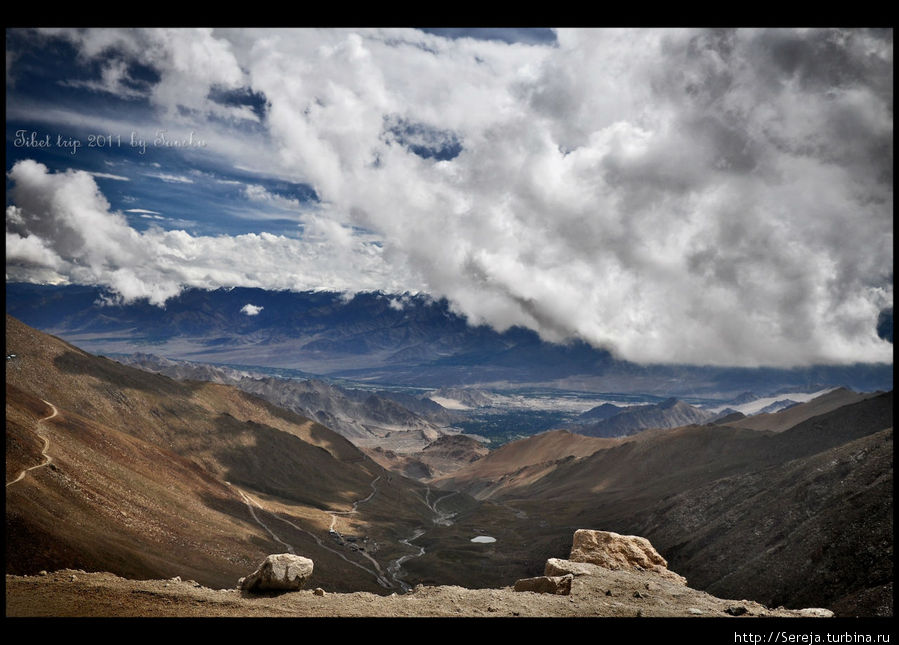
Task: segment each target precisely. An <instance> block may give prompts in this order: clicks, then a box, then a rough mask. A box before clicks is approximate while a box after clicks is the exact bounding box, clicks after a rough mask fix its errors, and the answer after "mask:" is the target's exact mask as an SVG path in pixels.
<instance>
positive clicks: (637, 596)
mask: <svg viewBox="0 0 899 645" xmlns="http://www.w3.org/2000/svg"><path fill="white" fill-rule="evenodd" d="M634 598H646V596H645V595H644V594H642V593H640V592H639V591H635V592H634Z"/></svg>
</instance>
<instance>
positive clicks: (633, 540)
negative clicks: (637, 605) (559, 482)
mask: <svg viewBox="0 0 899 645" xmlns="http://www.w3.org/2000/svg"><path fill="white" fill-rule="evenodd" d="M569 560H571V561H573V562H587V563H590V564H595V565H597V566H600V567H603V568H606V569H612V570H613V571H618V570H622V569H624V570H629V569H630V570H633V569H635V570H637V571H652V572H653V573H656V574H658V575H660V576H661V577H663V578H666V579H668V580H672V581H674V582H679V583H680V584H684V585H685V584H687V580H686V578H684V577H683V576H681V575H678V574H676V573H674V572H673V571H669V570H668V562H667V561H666V560H665V558H663V557H662V556H661V555H659V552H658V551H656V550H655V549H654V548H653V546H652V544H650V542H649V540H647V539H646V538H644V537H640V536H638V535H619V534H618V533H613V532H611V531H593V530H590V529H578V530H577V531H575V532H574V543H573V544H572V546H571V555H570V556H569Z"/></svg>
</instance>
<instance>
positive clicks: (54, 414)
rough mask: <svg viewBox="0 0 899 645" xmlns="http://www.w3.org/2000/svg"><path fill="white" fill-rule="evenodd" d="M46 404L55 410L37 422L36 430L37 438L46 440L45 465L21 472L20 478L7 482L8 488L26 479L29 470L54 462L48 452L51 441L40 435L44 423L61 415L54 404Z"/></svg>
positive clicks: (41, 465)
mask: <svg viewBox="0 0 899 645" xmlns="http://www.w3.org/2000/svg"><path fill="white" fill-rule="evenodd" d="M41 401H44V400H43V399H41ZM44 403H46V404H47V405H49V406H50V408H51V409H52V410H53V414H51V415H50V416H47V417H44V418H43V419H38V420H37V430H35V432H37V436H39V437H40V438H41V439H43V440H44V448H43V450H41V456H42V457H43V458H44V461H43V463H40V464H38V465H37V466H31V467H30V468H26V469H25V470H23V471H22V472H20V473H19V476H18V477H16V478H15V479H14V480H12V481H11V482H6V485H7V487H9V486H12V485H13V484H15V483H16V482H19V481H22V479H23V478H24V477H25V473H27V472H28V471H29V470H34V469H35V468H42V467H44V466H46V465H47V464H50V463H52V462H53V458H52V457H51V456H50V455H48V454H47V451H48V450H49V449H50V440H49V439H48V438H47V437H45V436H44V435H42V434H41V433H40V428H41V424H42V423H43V422H44V421H49V420H50V419H52V418H53V417H55V416H56V415H57V414H59V410H57V409H56V406H55V405H53V404H52V403H50V402H49V401H44Z"/></svg>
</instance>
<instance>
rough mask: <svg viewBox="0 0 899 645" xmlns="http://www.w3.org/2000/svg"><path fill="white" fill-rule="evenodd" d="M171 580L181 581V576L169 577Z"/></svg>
mask: <svg viewBox="0 0 899 645" xmlns="http://www.w3.org/2000/svg"><path fill="white" fill-rule="evenodd" d="M169 582H181V576H175V577H174V578H169Z"/></svg>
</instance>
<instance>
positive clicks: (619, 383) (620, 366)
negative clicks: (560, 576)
mask: <svg viewBox="0 0 899 645" xmlns="http://www.w3.org/2000/svg"><path fill="white" fill-rule="evenodd" d="M6 296H7V300H6V310H7V313H10V314H12V315H14V316H16V317H17V318H19V319H20V320H22V321H23V322H25V323H26V324H29V325H32V326H34V327H36V328H38V329H41V330H44V331H48V332H50V333H53V334H56V335H57V336H60V337H62V338H64V339H66V340H67V341H69V342H73V343H76V344H77V345H78V346H79V347H82V348H83V349H85V350H87V351H91V352H95V353H103V354H110V353H120V354H131V353H134V352H139V351H147V350H148V349H149V350H150V351H152V353H154V354H158V355H163V356H166V357H168V358H180V359H187V360H194V361H201V362H209V363H228V364H239V365H248V366H250V365H259V366H268V367H285V368H291V369H297V370H302V371H304V372H306V373H309V374H321V375H328V376H332V377H336V376H340V377H344V378H349V379H354V380H363V379H364V380H366V381H368V382H372V383H375V382H380V383H385V384H387V383H390V384H397V385H409V386H426V387H442V386H458V385H476V384H490V383H535V384H537V383H539V384H553V385H554V386H558V387H562V388H564V389H581V390H585V391H594V392H639V393H646V394H654V395H658V396H678V397H684V396H700V395H714V396H719V395H723V396H724V397H727V395H728V394H729V395H730V397H733V396H736V395H737V394H739V393H741V392H746V391H752V392H756V393H761V392H764V393H769V394H770V393H771V392H775V391H778V390H784V391H786V390H788V389H790V388H796V387H799V388H802V389H803V390H804V391H810V390H812V389H814V388H815V387H816V386H817V385H820V386H821V387H826V386H827V385H829V384H835V383H842V384H845V385H848V386H850V387H852V388H853V389H856V390H860V391H873V390H877V389H879V390H887V389H891V388H892V366H891V365H847V366H818V367H810V368H802V369H793V370H781V369H767V368H753V369H731V368H710V367H695V366H683V365H681V366H678V365H669V366H665V365H652V366H643V365H635V364H632V363H628V362H625V361H620V360H616V359H615V358H614V357H613V356H612V355H611V354H610V353H609V352H608V351H605V350H602V349H596V348H594V347H591V346H589V345H587V344H586V343H584V342H580V341H573V342H571V343H569V344H565V345H556V344H552V343H546V342H543V341H541V340H540V338H539V337H538V336H537V334H536V333H534V332H532V331H529V330H525V329H522V328H514V327H513V328H511V329H509V330H507V331H505V332H503V333H498V332H496V331H495V330H493V329H491V328H489V327H487V326H483V325H482V326H470V325H469V324H468V323H467V321H466V320H465V319H464V318H463V317H461V316H459V315H457V314H456V313H454V312H453V311H452V309H451V307H450V305H449V303H448V302H446V301H445V300H433V299H431V298H428V297H427V296H424V295H410V294H405V295H403V296H399V295H391V294H384V293H380V292H372V293H358V294H355V295H354V296H352V297H346V296H344V295H343V294H338V293H328V292H287V291H277V292H276V291H265V290H262V289H251V288H234V289H228V290H225V289H218V290H214V291H204V290H200V289H186V290H185V291H183V292H182V293H181V294H180V295H178V296H177V297H175V298H172V299H170V300H169V301H168V302H167V303H166V306H165V308H160V307H155V306H152V305H149V304H147V303H146V302H140V301H138V302H134V303H131V304H129V305H115V304H103V303H104V301H108V300H109V294H107V293H106V292H104V291H103V290H102V289H101V288H97V287H86V286H77V285H68V286H48V285H35V284H23V283H7V285H6ZM247 304H252V305H253V306H255V307H261V310H259V313H258V314H257V315H255V316H248V315H246V314H244V313H241V311H242V309H243V308H244V307H245V306H246V305H247Z"/></svg>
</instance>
